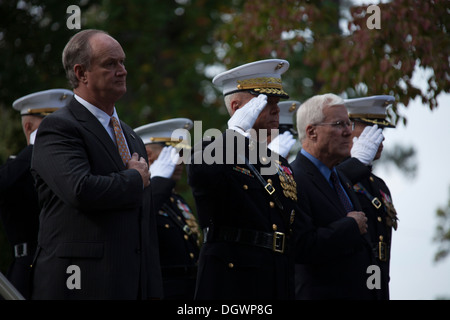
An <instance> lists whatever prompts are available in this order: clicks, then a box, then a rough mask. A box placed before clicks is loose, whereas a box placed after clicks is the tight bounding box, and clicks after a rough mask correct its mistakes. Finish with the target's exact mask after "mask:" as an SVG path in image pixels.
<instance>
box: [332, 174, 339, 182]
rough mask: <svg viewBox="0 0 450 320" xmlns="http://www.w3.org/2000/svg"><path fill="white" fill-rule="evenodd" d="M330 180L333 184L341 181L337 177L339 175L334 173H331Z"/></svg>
mask: <svg viewBox="0 0 450 320" xmlns="http://www.w3.org/2000/svg"><path fill="white" fill-rule="evenodd" d="M330 179H331V181H332V182H338V181H339V179H338V177H337V174H336V172H334V171H331V175H330Z"/></svg>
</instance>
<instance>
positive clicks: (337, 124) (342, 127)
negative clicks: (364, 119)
mask: <svg viewBox="0 0 450 320" xmlns="http://www.w3.org/2000/svg"><path fill="white" fill-rule="evenodd" d="M325 125H327V126H332V127H333V128H337V129H340V130H345V129H346V128H347V127H348V128H350V130H353V125H352V124H351V123H350V121H341V120H339V121H336V122H328V123H326V122H322V123H317V124H316V126H325Z"/></svg>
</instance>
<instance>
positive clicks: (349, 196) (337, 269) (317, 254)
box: [291, 94, 374, 299]
mask: <svg viewBox="0 0 450 320" xmlns="http://www.w3.org/2000/svg"><path fill="white" fill-rule="evenodd" d="M343 103H344V102H343V100H342V99H341V98H339V97H338V96H336V95H333V94H326V95H320V96H314V97H312V98H310V99H308V100H307V101H306V102H305V103H303V104H302V105H301V106H300V108H299V110H298V111H297V129H298V135H299V140H300V142H301V144H302V150H301V151H299V153H298V154H297V158H296V159H295V160H294V161H293V162H292V163H291V166H292V169H293V171H294V177H295V181H296V183H297V186H298V204H299V206H300V208H301V209H302V210H303V211H304V212H305V213H306V214H308V215H309V217H310V218H311V219H312V222H313V224H314V226H315V227H316V228H321V230H322V233H321V237H319V240H318V241H317V242H316V243H315V247H314V250H309V251H308V249H307V248H305V247H304V243H303V242H301V241H298V242H297V248H296V251H297V252H298V257H297V259H298V260H297V264H296V269H295V283H296V298H297V299H373V298H374V294H373V292H371V291H370V289H368V287H367V284H366V282H367V279H368V276H369V274H367V268H368V267H369V266H370V265H372V264H374V260H373V255H372V250H371V248H370V245H369V242H368V241H367V239H366V237H367V234H366V233H367V224H366V222H367V218H366V217H365V214H364V213H363V212H361V211H360V210H361V208H360V205H359V202H358V200H357V197H356V195H355V194H354V192H353V190H352V188H351V184H350V183H349V181H348V179H347V178H346V177H345V176H344V175H342V174H337V172H336V168H335V166H336V165H337V164H338V163H339V162H341V161H342V160H343V159H345V158H346V157H348V155H349V150H350V149H349V146H350V145H351V125H350V122H349V119H348V114H347V110H346V108H345V106H344V104H343ZM297 225H298V223H297V220H296V224H295V226H296V227H297ZM327 230H328V232H326V231H327ZM324 231H325V232H324ZM301 235H302V234H301V233H298V234H297V233H296V236H301Z"/></svg>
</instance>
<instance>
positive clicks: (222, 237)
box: [203, 227, 287, 253]
mask: <svg viewBox="0 0 450 320" xmlns="http://www.w3.org/2000/svg"><path fill="white" fill-rule="evenodd" d="M203 234H204V242H214V241H229V242H237V243H242V244H247V245H253V246H257V247H262V248H266V249H270V250H272V251H274V252H278V253H284V249H285V247H286V242H287V241H286V235H285V234H284V233H283V232H263V231H257V230H250V229H238V228H232V227H214V228H205V229H204V230H203Z"/></svg>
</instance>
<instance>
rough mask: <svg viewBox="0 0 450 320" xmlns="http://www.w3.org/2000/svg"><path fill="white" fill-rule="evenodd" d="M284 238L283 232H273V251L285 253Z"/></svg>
mask: <svg viewBox="0 0 450 320" xmlns="http://www.w3.org/2000/svg"><path fill="white" fill-rule="evenodd" d="M284 239H285V235H284V233H283V232H278V231H277V232H274V233H273V247H272V249H273V251H275V252H280V253H284ZM280 247H281V248H280Z"/></svg>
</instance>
